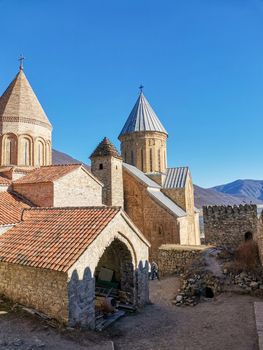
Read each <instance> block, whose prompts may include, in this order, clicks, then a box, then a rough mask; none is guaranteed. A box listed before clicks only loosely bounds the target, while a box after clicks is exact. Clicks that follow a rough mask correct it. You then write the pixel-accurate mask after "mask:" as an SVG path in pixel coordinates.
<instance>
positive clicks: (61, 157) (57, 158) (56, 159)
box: [52, 149, 81, 165]
mask: <svg viewBox="0 0 263 350" xmlns="http://www.w3.org/2000/svg"><path fill="white" fill-rule="evenodd" d="M52 163H53V164H55V165H57V164H72V163H74V164H81V162H80V161H79V160H77V159H75V158H73V157H71V156H69V155H68V154H66V153H63V152H59V151H56V150H55V149H53V150H52Z"/></svg>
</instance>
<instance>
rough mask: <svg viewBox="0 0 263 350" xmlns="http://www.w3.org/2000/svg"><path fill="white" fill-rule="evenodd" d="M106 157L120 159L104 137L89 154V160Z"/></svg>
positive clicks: (113, 147) (111, 144)
mask: <svg viewBox="0 0 263 350" xmlns="http://www.w3.org/2000/svg"><path fill="white" fill-rule="evenodd" d="M108 156H111V157H115V158H119V159H122V158H121V156H120V155H119V152H118V151H117V149H116V148H115V146H114V145H113V143H111V142H110V140H109V139H108V138H107V137H104V139H103V140H102V141H101V142H100V143H99V145H98V146H97V148H96V149H95V151H94V152H93V153H92V154H91V156H90V158H94V157H108Z"/></svg>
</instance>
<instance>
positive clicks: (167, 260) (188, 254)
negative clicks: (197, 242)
mask: <svg viewBox="0 0 263 350" xmlns="http://www.w3.org/2000/svg"><path fill="white" fill-rule="evenodd" d="M204 249H206V247H203V246H199V247H198V246H181V245H176V244H163V245H162V246H161V247H160V248H159V249H158V258H157V259H158V260H157V261H158V266H159V271H160V274H161V275H162V276H163V275H170V274H174V273H183V272H185V270H186V269H187V268H188V267H189V266H190V264H191V263H192V261H193V260H194V259H195V258H196V257H198V256H199V255H200V254H201V253H202V252H203V251H204Z"/></svg>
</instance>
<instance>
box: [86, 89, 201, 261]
mask: <svg viewBox="0 0 263 350" xmlns="http://www.w3.org/2000/svg"><path fill="white" fill-rule="evenodd" d="M167 137H168V134H167V131H166V130H165V128H164V127H163V125H162V123H161V122H160V120H159V119H158V117H157V115H156V114H155V112H154V111H153V109H152V107H151V106H150V104H149V102H148V101H147V99H146V98H145V96H144V94H143V93H142V92H141V93H140V95H139V97H138V99H137V101H136V103H135V106H134V107H133V109H132V111H131V113H130V115H129V117H128V119H127V121H126V123H125V125H124V127H123V129H122V131H121V133H120V135H119V140H120V141H121V155H122V159H123V161H124V162H123V166H122V170H123V173H122V177H123V178H121V174H120V172H118V178H115V183H114V186H115V187H114V188H113V187H112V186H113V185H112V184H109V181H110V179H111V178H112V177H111V175H110V171H112V170H110V171H107V168H109V167H110V166H108V165H106V166H104V164H103V163H102V159H104V160H105V161H109V164H113V163H112V160H111V159H116V161H118V170H119V167H120V165H121V159H120V156H119V155H118V153H117V151H116V150H115V148H114V146H113V145H111V146H109V141H108V140H106V139H104V140H103V141H102V143H101V144H100V145H99V146H98V148H97V150H96V151H95V152H94V153H93V154H92V156H91V170H92V172H93V174H94V175H96V176H97V177H98V178H99V179H100V181H101V182H102V183H103V184H104V189H103V191H104V192H105V193H112V195H113V196H118V195H119V194H120V191H121V184H122V181H123V191H124V210H125V211H126V212H127V214H128V215H129V216H130V217H131V219H132V220H133V222H134V223H135V224H136V225H137V227H138V228H139V229H140V230H141V231H142V232H143V234H144V235H145V237H146V238H147V239H148V240H149V241H150V243H151V249H150V254H151V258H152V259H153V258H156V257H157V255H158V248H159V247H160V246H161V245H162V244H182V245H200V231H199V212H198V210H197V209H196V208H195V207H194V189H193V183H192V178H191V173H190V170H189V168H188V167H177V168H168V167H167V149H166V140H167ZM103 147H106V148H107V147H108V152H106V153H107V155H106V156H104V157H103V158H102V157H101V154H100V151H101V148H103ZM113 148H114V151H111V152H112V153H111V152H110V151H109V150H110V149H111V150H113ZM101 153H103V152H101ZM109 154H111V158H110V156H109ZM111 167H112V165H111ZM111 169H112V168H111ZM115 171H117V169H116V170H115ZM107 191H108V192H107ZM108 195H109V194H108ZM105 203H106V202H105Z"/></svg>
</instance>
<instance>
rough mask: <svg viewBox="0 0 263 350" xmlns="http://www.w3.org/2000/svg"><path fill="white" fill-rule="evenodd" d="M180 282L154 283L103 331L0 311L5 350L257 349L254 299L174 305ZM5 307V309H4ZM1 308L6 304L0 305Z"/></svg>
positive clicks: (1, 340) (230, 298)
mask: <svg viewBox="0 0 263 350" xmlns="http://www.w3.org/2000/svg"><path fill="white" fill-rule="evenodd" d="M178 288H179V280H178V279H177V278H175V277H169V278H166V279H162V280H161V281H157V280H156V281H151V284H150V290H151V300H152V302H153V303H154V304H153V305H148V306H147V307H145V308H144V309H143V310H142V311H141V312H138V313H137V314H132V315H131V316H127V317H124V318H122V319H120V320H119V321H117V322H116V323H115V324H113V326H112V327H110V328H108V329H106V330H105V331H104V332H101V333H94V332H80V331H77V330H75V331H65V330H63V329H62V330H57V329H53V328H50V327H47V326H46V325H45V324H44V323H43V322H41V321H40V320H38V319H36V318H34V317H32V316H26V315H25V314H22V313H15V312H8V313H7V314H1V313H0V350H16V349H19V350H36V349H44V350H45V349H50V350H57V349H63V350H71V349H72V350H82V349H86V350H109V349H112V345H111V341H113V342H114V344H115V350H168V349H169V350H228V349H229V350H258V345H257V333H256V326H255V317H254V310H253V302H254V301H262V299H259V298H253V297H249V296H241V295H234V294H233V295H231V294H222V295H220V296H219V297H217V298H215V299H213V300H212V301H209V302H204V303H201V304H198V305H197V306H195V307H190V306H189V307H176V306H173V305H171V300H172V299H173V298H174V296H175V294H176V292H177V289H178ZM2 309H3V308H2ZM0 310H1V305H0Z"/></svg>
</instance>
